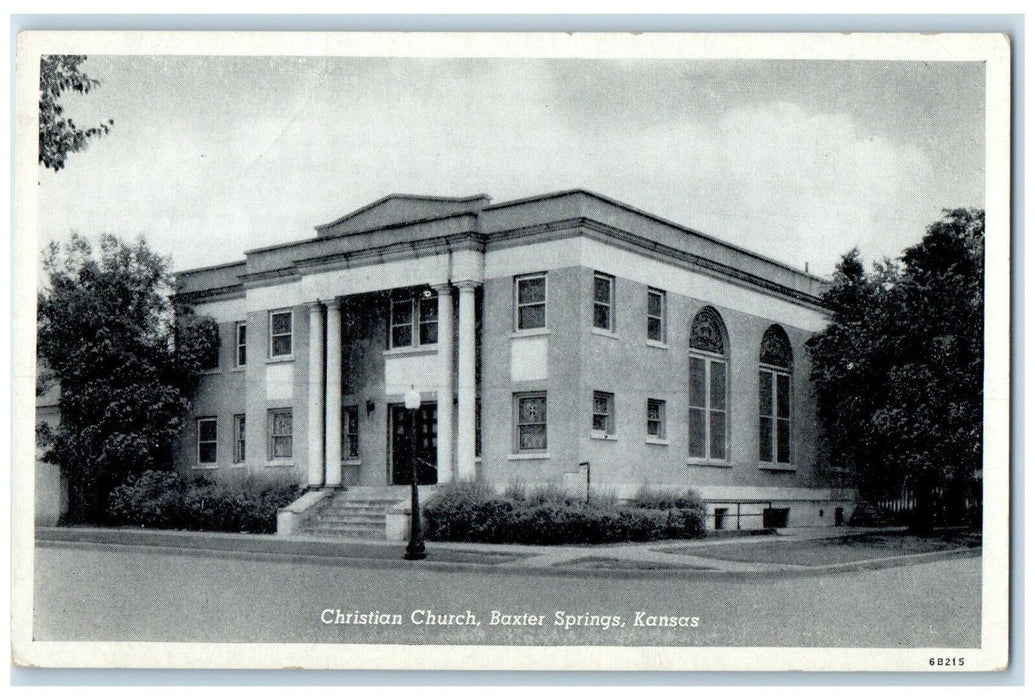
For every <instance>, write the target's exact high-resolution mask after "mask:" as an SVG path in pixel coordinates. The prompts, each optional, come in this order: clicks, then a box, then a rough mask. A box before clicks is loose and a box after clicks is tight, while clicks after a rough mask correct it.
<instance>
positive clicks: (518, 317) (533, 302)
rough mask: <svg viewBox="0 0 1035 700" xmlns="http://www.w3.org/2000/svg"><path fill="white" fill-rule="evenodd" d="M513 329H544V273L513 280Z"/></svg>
mask: <svg viewBox="0 0 1035 700" xmlns="http://www.w3.org/2000/svg"><path fill="white" fill-rule="evenodd" d="M514 309H515V311H514V314H515V316H514V327H515V330H519V331H527V330H532V329H535V328H546V273H545V272H540V273H537V274H534V275H524V276H523V277H515V278H514Z"/></svg>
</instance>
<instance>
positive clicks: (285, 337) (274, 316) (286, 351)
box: [270, 310, 292, 357]
mask: <svg viewBox="0 0 1035 700" xmlns="http://www.w3.org/2000/svg"><path fill="white" fill-rule="evenodd" d="M291 316H292V314H291V311H290V310H287V311H271V312H270V357H291V320H292V319H291Z"/></svg>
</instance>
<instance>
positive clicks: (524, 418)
mask: <svg viewBox="0 0 1035 700" xmlns="http://www.w3.org/2000/svg"><path fill="white" fill-rule="evenodd" d="M514 409H515V413H516V418H517V420H516V421H515V423H516V425H515V432H516V435H515V442H516V444H517V450H518V452H543V451H545V450H546V444H547V443H546V392H535V393H528V394H515V395H514Z"/></svg>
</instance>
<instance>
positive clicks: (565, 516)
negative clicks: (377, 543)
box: [424, 484, 704, 545]
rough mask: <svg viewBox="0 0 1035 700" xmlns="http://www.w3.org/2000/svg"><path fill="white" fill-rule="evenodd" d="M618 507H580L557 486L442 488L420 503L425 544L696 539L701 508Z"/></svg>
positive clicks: (609, 499) (602, 503)
mask: <svg viewBox="0 0 1035 700" xmlns="http://www.w3.org/2000/svg"><path fill="white" fill-rule="evenodd" d="M679 502H680V503H684V502H685V503H686V504H687V505H688V507H685V508H683V507H673V508H649V507H641V506H639V505H638V504H633V505H624V506H622V505H618V504H617V503H616V501H615V499H614V497H613V494H611V495H610V496H608V494H603V496H602V497H601V498H599V499H597V498H594V499H593V500H592V501H591V502H590V503H585V502H584V501H583V500H581V499H578V498H577V497H573V496H569V495H567V494H566V493H564V492H563V491H562V490H561V489H559V488H557V487H537V488H534V489H531V490H527V489H525V487H523V486H521V485H519V484H512V485H508V487H507V488H506V490H505V491H504V493H503V495H496V494H495V493H493V492H492V491H491V490H490V489H489V488H488V487H486V486H484V485H481V486H478V485H472V484H450V485H447V486H444V487H443V488H442V489H440V491H439V492H438V493H437V494H436V495H435V496H434V497H433V498H432V499H431V500H430V501H429V502H428V503H427V504H426V505H425V507H424V516H425V535H426V537H427V538H428V539H430V540H442V541H460V542H485V543H516V544H535V545H550V544H603V543H608V542H647V541H651V540H659V539H664V538H683V539H685V538H691V537H699V536H701V534H703V532H704V522H703V512H704V510H703V508H701V507H700V503H699V502H696V501H695V504H696V507H691V504H690V503H689V501H679Z"/></svg>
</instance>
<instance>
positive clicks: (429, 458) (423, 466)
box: [392, 403, 438, 485]
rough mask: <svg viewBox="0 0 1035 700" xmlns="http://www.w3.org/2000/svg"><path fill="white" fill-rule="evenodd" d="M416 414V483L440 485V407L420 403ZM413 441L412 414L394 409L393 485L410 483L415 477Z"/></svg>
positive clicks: (404, 409) (401, 409)
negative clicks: (412, 457) (411, 430)
mask: <svg viewBox="0 0 1035 700" xmlns="http://www.w3.org/2000/svg"><path fill="white" fill-rule="evenodd" d="M416 414H417V439H416V443H417V483H419V484H435V483H438V467H437V463H438V406H437V405H436V404H433V403H426V404H421V407H420V408H418V409H417V410H416ZM411 444H412V443H411V442H410V411H408V410H407V409H406V407H405V406H400V405H395V406H392V483H393V484H397V485H405V484H409V483H410V482H411V481H412V480H413V477H412V476H411V474H412V472H411V469H412V468H413V467H412V462H411V455H412V452H411V447H410V446H411Z"/></svg>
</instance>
